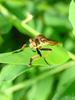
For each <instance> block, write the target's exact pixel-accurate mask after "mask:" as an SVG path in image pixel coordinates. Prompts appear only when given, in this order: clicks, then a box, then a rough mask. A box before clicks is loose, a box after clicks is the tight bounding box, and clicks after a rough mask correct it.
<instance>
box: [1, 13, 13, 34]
mask: <svg viewBox="0 0 75 100" xmlns="http://www.w3.org/2000/svg"><path fill="white" fill-rule="evenodd" d="M11 26H12V25H11V23H10V22H9V21H8V20H7V19H6V18H5V17H4V16H3V15H2V14H0V33H2V34H4V33H8V32H9V31H10V29H11Z"/></svg>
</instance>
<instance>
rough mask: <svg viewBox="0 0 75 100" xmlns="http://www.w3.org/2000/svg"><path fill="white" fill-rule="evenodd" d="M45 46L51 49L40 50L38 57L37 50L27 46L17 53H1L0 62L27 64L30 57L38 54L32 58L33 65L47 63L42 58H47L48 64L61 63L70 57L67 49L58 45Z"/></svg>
mask: <svg viewBox="0 0 75 100" xmlns="http://www.w3.org/2000/svg"><path fill="white" fill-rule="evenodd" d="M45 48H51V49H52V50H51V51H40V52H41V53H42V56H43V57H40V56H39V55H38V54H37V52H33V51H32V49H31V48H29V47H27V48H25V49H24V51H22V52H19V53H14V52H10V53H3V54H0V63H8V64H20V65H29V63H30V58H32V57H33V56H36V55H38V56H39V57H37V58H36V59H33V61H32V64H33V65H43V66H44V65H47V63H46V62H45V61H44V59H43V58H45V59H46V60H47V62H48V63H49V64H62V63H64V62H66V61H67V60H69V59H70V57H69V55H68V54H67V51H66V50H65V49H64V48H62V47H59V46H45Z"/></svg>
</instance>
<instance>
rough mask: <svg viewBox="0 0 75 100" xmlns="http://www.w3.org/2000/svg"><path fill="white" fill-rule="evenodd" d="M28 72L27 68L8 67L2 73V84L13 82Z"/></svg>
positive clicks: (0, 75)
mask: <svg viewBox="0 0 75 100" xmlns="http://www.w3.org/2000/svg"><path fill="white" fill-rule="evenodd" d="M25 71H27V67H26V66H22V65H6V66H5V67H4V68H3V69H2V70H1V73H0V82H3V81H12V80H14V79H15V78H16V77H18V76H19V75H21V74H22V73H24V72H25Z"/></svg>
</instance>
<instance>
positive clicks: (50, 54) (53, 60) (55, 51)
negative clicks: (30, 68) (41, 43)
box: [33, 46, 70, 64]
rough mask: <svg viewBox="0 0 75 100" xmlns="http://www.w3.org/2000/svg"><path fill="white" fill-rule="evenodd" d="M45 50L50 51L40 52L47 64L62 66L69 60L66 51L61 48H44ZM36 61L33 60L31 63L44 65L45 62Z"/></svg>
mask: <svg viewBox="0 0 75 100" xmlns="http://www.w3.org/2000/svg"><path fill="white" fill-rule="evenodd" d="M45 48H51V49H52V50H51V51H41V53H42V55H43V57H44V58H45V59H46V61H47V62H48V63H49V64H62V63H65V62H66V61H68V60H69V59H70V57H69V55H68V53H67V51H66V50H65V49H64V48H63V47H61V46H45ZM38 59H40V58H38ZM38 59H36V60H37V61H36V60H35V62H34V61H33V62H34V64H38V62H39V63H40V62H41V64H46V63H45V61H44V63H42V61H41V60H39V61H38ZM42 60H44V59H42Z"/></svg>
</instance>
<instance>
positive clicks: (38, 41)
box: [16, 35, 59, 65]
mask: <svg viewBox="0 0 75 100" xmlns="http://www.w3.org/2000/svg"><path fill="white" fill-rule="evenodd" d="M57 44H59V43H58V42H56V41H50V40H48V39H46V38H45V37H44V36H42V35H39V36H37V37H36V38H34V39H32V38H30V39H29V47H30V48H31V49H32V50H35V51H36V52H37V54H38V55H35V56H33V57H31V58H30V62H29V65H32V61H33V60H34V59H36V58H38V57H42V58H43V59H44V61H45V62H46V64H48V65H49V63H48V62H47V61H46V59H45V58H44V57H43V56H42V54H41V51H51V50H52V49H51V48H43V46H44V45H50V46H54V45H57ZM25 47H26V45H25V44H24V45H23V46H22V48H21V49H20V51H22V50H23V49H24V48H25ZM20 51H19V52H20ZM16 52H17V51H16Z"/></svg>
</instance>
